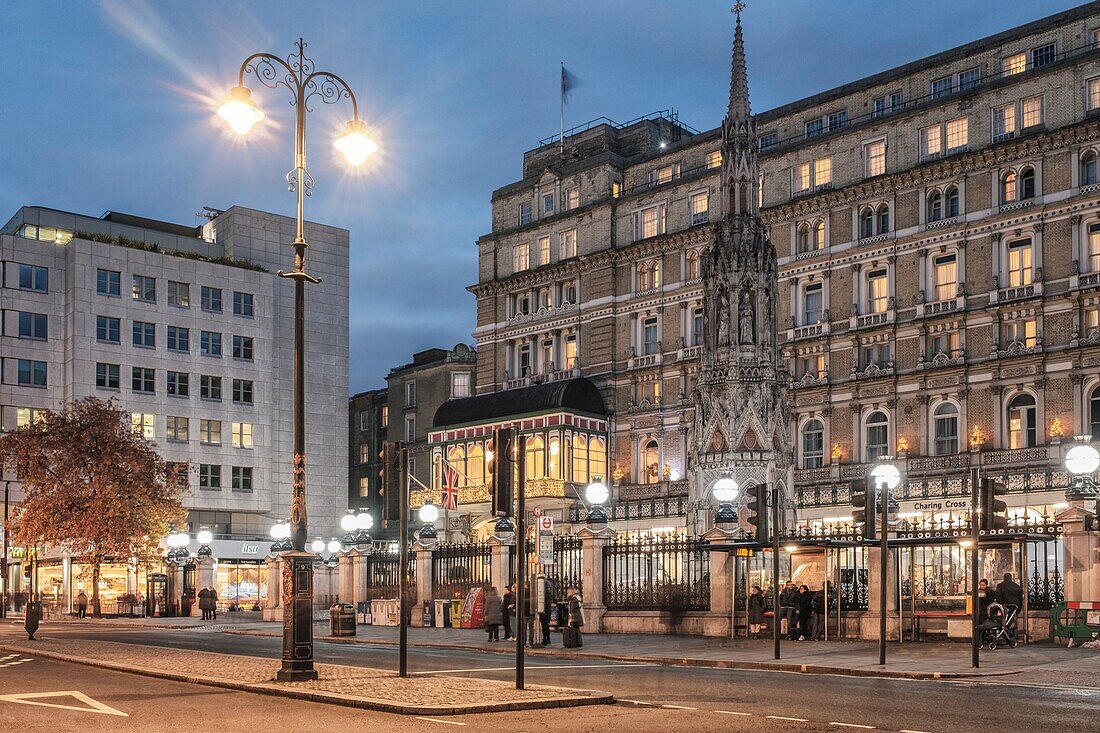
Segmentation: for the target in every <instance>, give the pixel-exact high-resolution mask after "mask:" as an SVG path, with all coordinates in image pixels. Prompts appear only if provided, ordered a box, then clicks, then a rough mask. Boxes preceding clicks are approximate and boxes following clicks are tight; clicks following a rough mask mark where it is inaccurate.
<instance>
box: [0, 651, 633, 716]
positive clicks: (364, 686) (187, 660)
mask: <svg viewBox="0 0 1100 733" xmlns="http://www.w3.org/2000/svg"><path fill="white" fill-rule="evenodd" d="M0 649H3V650H5V651H8V652H16V653H21V654H27V655H31V656H39V657H45V658H49V659H57V660H59V661H65V662H75V663H78V664H86V665H91V666H94V667H101V668H105V669H112V670H115V671H120V672H130V673H134V674H141V675H146V676H150V677H159V678H163V679H170V680H176V681H180V682H191V683H196V684H203V685H211V686H214V687H223V688H228V689H235V690H245V691H248V692H256V693H261V694H267V695H279V696H282V697H289V698H294V699H300V700H310V701H313V702H325V703H332V704H336V705H344V706H348V707H355V708H363V709H368V710H379V711H382V712H389V713H399V714H402V715H459V714H466V713H488V712H503V711H513V710H533V709H541V708H558V707H576V706H581V705H598V704H608V703H612V702H614V698H613V697H612V696H611V694H610V693H607V692H601V691H597V690H575V689H569V688H563V687H551V686H546V685H529V686H527V689H524V690H517V689H515V687H514V686H513V685H512V684H510V683H507V682H502V681H498V680H487V679H479V678H472V677H446V676H442V675H433V676H430V677H426V676H425V677H420V676H417V677H407V678H401V677H399V676H398V675H396V674H394V673H392V672H388V671H384V670H378V669H370V668H365V667H352V666H347V665H339V664H318V665H316V667H317V672H318V675H319V678H318V679H317V680H313V681H310V682H276V681H275V680H274V676H275V672H276V671H277V669H278V662H277V661H276V660H272V659H267V658H263V657H250V656H243V655H236V654H217V653H213V652H202V651H194V650H187V649H171V648H166V647H147V646H139V645H136V644H123V643H118V642H109V641H98V640H89V639H77V638H50V637H49V636H48V635H46V636H42V637H41V638H40V639H39V640H36V641H6V642H4V643H2V644H0Z"/></svg>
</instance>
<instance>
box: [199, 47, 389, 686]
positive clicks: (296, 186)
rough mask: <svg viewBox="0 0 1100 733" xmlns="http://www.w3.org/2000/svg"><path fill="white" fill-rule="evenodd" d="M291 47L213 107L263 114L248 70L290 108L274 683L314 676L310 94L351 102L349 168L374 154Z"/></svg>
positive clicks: (246, 66) (345, 143) (269, 57)
mask: <svg viewBox="0 0 1100 733" xmlns="http://www.w3.org/2000/svg"><path fill="white" fill-rule="evenodd" d="M295 47H296V49H297V50H296V51H295V52H294V53H292V54H290V55H289V56H288V57H287V58H286V59H285V60H284V59H282V58H280V57H278V56H275V55H274V54H270V53H257V54H253V55H251V56H249V57H248V58H247V59H245V60H244V63H243V64H241V68H240V71H239V72H238V75H237V86H235V87H233V89H232V91H231V93H230V98H229V100H228V101H226V103H225V104H223V105H222V106H221V107H220V108H219V109H218V116H219V117H221V118H222V119H224V120H225V121H226V122H228V123H229V125H230V127H232V128H233V130H234V132H236V133H237V134H238V135H244V134H245V133H247V132H248V131H249V130H250V129H251V128H252V126H253V125H255V124H256V123H257V122H260V121H261V120H263V119H264V113H263V111H262V110H260V108H259V107H258V106H256V103H255V102H253V100H252V92H251V91H250V90H249V89H248V87H246V86H245V85H244V77H245V74H247V73H251V74H253V75H254V76H255V77H256V79H258V80H259V82H260V83H261V84H263V85H264V86H266V87H269V88H271V89H277V88H278V87H280V86H283V87H286V89H287V90H288V91H290V93H291V95H292V97H293V98H292V99H291V104H292V105H293V106H294V111H295V124H294V168H293V170H291V171H290V172H289V173H287V176H286V178H287V183H288V184H289V187H290V190H291V191H293V192H294V193H295V195H296V196H297V200H298V210H297V229H296V235H295V238H294V245H293V246H294V269H293V270H291V271H290V272H284V271H282V270H280V271H279V272H278V273H276V274H278V275H279V277H286V278H290V279H292V280H293V281H294V465H293V481H292V493H291V500H290V541H291V544H292V545H293V547H294V549H293V550H292V551H289V552H286V553H284V554H283V556H282V558H283V561H284V563H285V564H284V565H283V571H282V572H283V655H282V666H281V667H280V669H279V673H278V676H277V679H278V680H279V681H281V682H299V681H303V680H314V679H317V670H316V669H314V666H313V608H312V607H313V559H314V556H313V555H311V554H309V553H307V552H306V551H305V543H306V417H305V371H306V368H305V311H306V302H305V283H307V282H309V283H313V284H317V283H320V282H321V280H320V278H316V277H313V276H312V275H309V274H307V273H306V247H307V246H308V245H307V244H306V239H305V211H304V209H305V197H306V196H308V195H310V194H311V193H312V190H313V177H312V176H310V174H309V173H308V171H307V170H306V141H305V132H306V113H307V112H309V111H310V109H311V108H310V106H309V104H310V101H311V100H312V99H313V98H314V97H318V98H320V100H321V101H322V102H325V103H327V104H335V103H336V102H338V101H339V100H341V99H343V98H347V99H349V100H350V101H351V107H352V118H351V121H349V122H348V123H347V126H346V128H345V130H344V134H343V135H341V136H340V138H338V139H337V140H336V142H335V146H336V149H337V150H339V151H340V152H341V153H343V154H344V156H345V157H346V158H347V159H348V162H350V163H351V164H352V165H358V164H359V163H362V162H363V161H364V160H365V159H366V158H367V157H368V156H370V155H371V153H373V152H374V151H375V150H377V149H378V146H377V145H376V144H375V143H374V142H373V141H372V140H371V139H370V138H368V137H367V136H366V126H365V125H364V124H363V121H362V120H360V119H359V104H358V102H357V101H356V99H355V95H354V94H353V93H352V91H351V88H350V87H349V86H348V84H347V82H345V81H344V80H343V79H341V78H340V77H339V76H337V75H336V74H333V73H332V72H329V71H317V70H315V67H314V64H313V60H312V59H310V58H309V57H308V56H306V43H305V41H304V40H302V39H300V38H299V39H298V42H297V43H296V44H295Z"/></svg>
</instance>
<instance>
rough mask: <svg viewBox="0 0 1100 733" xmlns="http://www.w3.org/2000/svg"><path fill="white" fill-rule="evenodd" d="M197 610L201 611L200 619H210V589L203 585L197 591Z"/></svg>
mask: <svg viewBox="0 0 1100 733" xmlns="http://www.w3.org/2000/svg"><path fill="white" fill-rule="evenodd" d="M199 610H200V611H202V620H203V621H209V620H210V589H209V588H207V587H206V586H205V585H204V586H203V587H202V590H200V591H199Z"/></svg>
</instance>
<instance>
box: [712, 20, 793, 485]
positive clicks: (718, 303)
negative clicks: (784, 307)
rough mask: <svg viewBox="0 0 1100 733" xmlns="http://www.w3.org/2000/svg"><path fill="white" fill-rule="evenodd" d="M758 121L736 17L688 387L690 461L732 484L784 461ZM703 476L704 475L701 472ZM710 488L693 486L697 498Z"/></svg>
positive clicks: (781, 383) (782, 385)
mask: <svg viewBox="0 0 1100 733" xmlns="http://www.w3.org/2000/svg"><path fill="white" fill-rule="evenodd" d="M755 141H756V125H755V120H754V119H753V117H752V115H751V112H750V110H749V98H748V80H747V72H746V68H745V49H744V42H743V39H742V31H741V18H740V15H738V18H737V25H736V28H735V32H734V43H733V60H732V74H731V83H730V100H729V110H728V113H727V116H726V119H725V121H724V123H723V126H722V161H723V166H724V180H725V184H726V188H727V194H728V195H727V196H726V197H724V198H723V199H722V200H723V203H724V204H725V206H724V208H725V211H724V212H723V213H724V217H723V218H722V219H721V220H720V221H719V222H718V223H717V225H716V226H715V227H714V230H713V231H714V239H713V241H711V242H709V243H708V244H706V245H705V246H704V248H703V252H702V255H701V266H702V267H701V269H702V276H703V313H704V315H703V319H704V334H703V355H702V363H701V367H700V370H699V373H698V378H697V380H696V387H695V390H694V393H693V395H692V396H693V399H694V401H695V421H694V425H693V433H694V435H693V440H692V441H691V442H692V447H691V457H692V464H693V465H694V466H696V467H699V468H700V469H701V470H702V472H703V473H705V474H706V475H708V476H713V475H714V474H715V473H717V472H726V471H731V470H732V471H733V472H734V474H735V476H739V477H741V478H738V480H742V478H747V477H749V476H763V475H765V474H766V473H767V468H768V467H769V466H770V467H771V468H772V469H773V474H772V475H773V476H775V477H778V476H782V474H783V472H784V471H785V470H786V467H787V465H788V462H789V450H790V441H789V438H788V435H787V425H788V411H787V383H788V381H789V380H788V375H787V374H786V372H785V368H784V361H783V359H782V357H781V355H780V351H779V348H778V345H777V341H778V338H777V334H778V323H777V318H778V315H777V314H778V291H779V288H778V282H779V280H778V265H777V260H776V251H775V247H774V246H773V245H772V243H771V242H770V241H769V239H768V234H767V228H766V227H765V225H764V223H763V221H762V220H761V218H760V212H759V205H758V198H757V194H758V181H759V178H758V161H757V147H756V142H755ZM700 476H702V474H700ZM708 487H709V486H708V485H707V484H706V483H705V482H704V485H700V486H697V487H696V490H697V492H698V495H699V496H703V495H704V494H705V492H706V490H707V489H708Z"/></svg>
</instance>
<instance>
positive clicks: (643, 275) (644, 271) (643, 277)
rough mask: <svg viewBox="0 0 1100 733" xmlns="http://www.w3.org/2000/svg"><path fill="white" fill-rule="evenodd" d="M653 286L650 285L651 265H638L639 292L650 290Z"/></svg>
mask: <svg viewBox="0 0 1100 733" xmlns="http://www.w3.org/2000/svg"><path fill="white" fill-rule="evenodd" d="M651 287H653V286H652V285H650V284H649V265H647V264H646V263H644V262H643V263H642V264H640V265H638V290H649V289H650V288H651Z"/></svg>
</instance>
